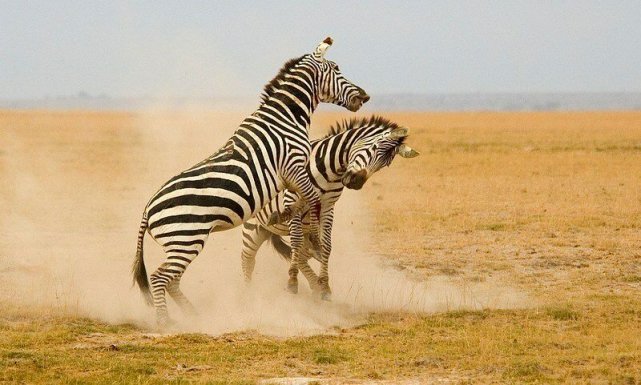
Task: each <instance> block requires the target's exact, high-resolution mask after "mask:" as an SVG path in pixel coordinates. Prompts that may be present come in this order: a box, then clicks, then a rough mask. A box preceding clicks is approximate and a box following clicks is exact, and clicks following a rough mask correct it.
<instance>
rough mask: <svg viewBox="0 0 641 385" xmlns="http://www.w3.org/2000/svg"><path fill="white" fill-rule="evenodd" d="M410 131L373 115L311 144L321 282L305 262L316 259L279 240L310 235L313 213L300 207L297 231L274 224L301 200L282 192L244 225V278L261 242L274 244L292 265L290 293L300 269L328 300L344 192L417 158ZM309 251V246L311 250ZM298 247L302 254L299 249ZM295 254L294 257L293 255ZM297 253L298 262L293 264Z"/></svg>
mask: <svg viewBox="0 0 641 385" xmlns="http://www.w3.org/2000/svg"><path fill="white" fill-rule="evenodd" d="M407 135H408V129H407V128H404V127H399V126H398V125H397V124H396V123H393V122H390V121H389V120H386V119H383V118H381V117H377V116H372V117H370V118H364V119H361V120H357V119H352V120H350V121H349V122H343V123H342V124H337V125H336V126H335V127H332V128H331V130H330V133H329V134H328V135H327V136H325V137H324V138H322V139H319V140H315V141H312V153H311V155H310V162H309V164H308V166H307V168H308V170H309V173H310V176H311V180H312V183H313V184H314V185H315V186H316V187H317V188H318V190H319V191H320V203H321V209H320V221H321V231H323V234H322V236H321V242H322V244H321V246H322V248H321V255H320V257H317V259H318V260H319V262H320V263H321V271H320V277H319V276H317V275H316V274H315V273H314V271H313V270H312V269H311V267H310V266H309V264H308V263H307V260H308V259H309V258H310V257H311V256H312V255H311V253H309V250H308V249H307V248H306V247H300V246H295V245H294V241H293V240H292V249H293V250H292V249H290V247H289V246H288V245H286V244H285V243H284V242H283V241H282V239H281V237H282V236H285V235H290V233H293V232H294V231H303V230H302V229H306V230H308V231H307V232H309V214H310V211H311V212H312V213H313V212H314V211H315V210H309V207H305V208H301V209H302V210H303V211H302V212H300V213H298V214H300V217H297V216H296V215H295V216H294V217H293V218H292V221H294V220H298V221H301V218H302V221H301V222H300V223H299V224H298V226H301V230H298V228H297V227H298V226H292V225H291V222H290V223H289V224H286V223H279V224H270V220H271V219H272V214H273V213H281V212H284V211H285V209H286V207H291V206H290V205H291V204H292V203H294V201H295V200H296V199H297V195H296V194H295V193H292V192H290V191H289V190H287V191H282V192H280V193H279V194H278V196H277V197H276V198H274V199H273V200H272V201H271V202H270V203H269V204H268V205H266V206H265V207H264V208H263V209H262V210H261V211H260V212H259V213H258V214H257V215H256V217H254V218H252V219H250V220H249V221H247V222H245V223H244V224H243V249H242V253H241V259H242V267H243V273H244V274H245V279H246V280H247V281H249V280H250V279H251V276H252V272H253V271H254V265H255V263H256V253H257V252H258V249H259V248H260V246H261V245H262V243H263V242H264V241H266V240H268V239H271V241H272V243H273V245H274V246H275V248H276V250H277V251H278V252H279V253H280V254H281V255H282V256H283V257H285V258H286V259H287V260H290V262H291V263H292V266H291V267H290V270H289V282H288V289H289V290H290V291H291V292H293V293H296V292H297V291H298V280H297V275H298V271H299V270H300V271H301V272H302V273H303V275H304V276H305V277H306V278H307V280H308V281H309V284H310V286H311V288H312V289H313V290H314V291H318V292H320V294H321V296H322V298H323V299H329V296H330V294H331V290H330V288H329V273H328V261H329V254H330V252H331V248H332V243H331V231H332V224H333V218H334V205H335V204H336V202H337V201H338V199H339V198H340V196H341V193H342V192H343V187H347V188H350V189H355V190H358V189H360V188H361V187H363V185H364V184H365V182H366V180H367V179H368V178H369V177H371V176H372V175H373V174H374V173H375V172H377V171H378V170H380V169H381V168H383V167H385V166H389V165H390V164H391V163H392V160H393V159H394V157H395V156H396V154H399V155H400V156H402V157H404V158H413V157H415V156H417V155H419V154H418V152H416V151H415V150H413V149H412V148H410V147H409V146H408V145H406V144H405V143H404V142H405V139H406V137H407ZM306 246H309V242H307V245H306ZM296 247H299V248H300V249H299V250H297V249H296ZM290 252H291V254H290ZM296 253H298V254H299V255H298V261H294V258H295V257H296V255H295V254H296Z"/></svg>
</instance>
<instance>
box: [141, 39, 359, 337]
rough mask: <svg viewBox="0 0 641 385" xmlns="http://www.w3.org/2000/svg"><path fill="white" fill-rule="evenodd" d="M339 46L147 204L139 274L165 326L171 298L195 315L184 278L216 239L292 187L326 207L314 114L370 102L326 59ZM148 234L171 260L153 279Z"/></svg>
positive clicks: (277, 81) (283, 83) (269, 90)
mask: <svg viewBox="0 0 641 385" xmlns="http://www.w3.org/2000/svg"><path fill="white" fill-rule="evenodd" d="M332 43H333V41H332V39H331V38H327V39H325V40H323V42H321V43H320V44H319V45H318V46H317V47H316V49H315V50H314V52H313V53H311V54H305V55H303V56H300V57H298V58H295V59H292V60H289V61H288V62H286V63H285V65H284V66H283V67H282V68H281V69H280V71H279V73H278V74H277V75H276V77H274V78H273V79H272V80H271V81H270V82H269V83H267V85H266V86H265V88H264V91H263V94H262V100H261V104H260V106H259V107H258V109H257V110H256V111H255V112H254V113H252V114H251V115H250V116H248V117H247V118H245V120H243V122H242V123H241V124H240V126H239V128H238V129H237V130H236V132H235V133H234V135H233V136H232V137H231V138H230V139H229V140H228V141H227V143H226V144H225V145H224V146H223V147H222V148H220V149H219V150H218V151H217V152H216V153H214V154H213V155H211V156H210V157H208V158H206V159H205V160H203V161H202V162H200V163H198V164H196V165H194V166H192V167H190V168H188V169H187V170H185V171H183V172H182V173H180V174H178V175H176V176H174V177H173V178H171V179H169V181H167V182H166V183H165V184H164V185H163V186H162V187H161V188H160V189H159V190H158V192H156V193H155V194H154V195H153V196H152V198H151V199H150V200H149V202H148V203H147V206H146V207H145V210H144V212H143V217H142V221H141V224H140V231H139V234H138V244H137V252H136V257H135V260H134V264H133V268H132V270H133V276H134V281H135V283H137V284H138V286H139V288H140V290H141V292H142V293H143V295H144V298H145V300H146V302H147V303H148V304H149V305H152V304H153V306H154V307H155V309H156V321H157V324H158V326H160V327H164V326H166V325H167V324H168V322H169V313H168V311H167V304H166V298H165V293H166V292H167V293H169V295H170V296H171V297H172V298H173V299H174V300H175V302H176V303H177V304H178V305H179V307H180V308H181V310H183V311H184V312H185V313H187V314H195V308H194V306H193V305H192V304H191V303H190V302H189V300H188V299H187V298H186V297H185V295H184V294H183V293H182V291H181V290H180V286H179V285H180V279H181V277H182V275H183V273H184V272H185V270H186V268H187V266H188V265H189V264H190V263H191V262H192V261H193V260H194V259H195V258H196V257H197V256H198V254H200V252H201V251H202V249H203V247H204V245H205V242H206V241H207V239H208V236H209V234H210V233H212V232H218V231H224V230H228V229H231V228H233V227H236V226H239V225H240V224H241V223H243V222H245V221H247V220H248V219H249V218H251V217H252V216H254V215H255V214H256V213H257V212H258V211H260V210H261V208H262V207H263V206H264V205H265V204H267V203H269V202H270V201H271V200H272V199H273V198H274V197H275V196H276V194H277V193H278V192H279V191H281V190H283V189H285V188H287V189H289V190H293V191H297V192H298V193H299V194H300V196H302V197H303V199H305V200H306V201H307V202H309V204H310V205H311V206H312V207H315V206H317V205H318V204H319V203H318V202H319V201H318V193H317V192H316V191H315V188H314V186H313V185H312V183H311V182H310V180H309V176H308V174H307V171H306V169H305V164H306V163H307V161H308V159H309V154H310V151H311V144H310V141H309V134H308V129H309V126H310V123H311V115H312V113H313V112H314V110H315V109H316V107H317V106H318V104H319V103H321V102H324V103H334V104H337V105H339V106H343V107H345V108H347V109H348V110H350V111H357V110H358V109H359V108H360V107H361V106H362V105H363V104H364V103H366V102H367V101H368V100H369V96H368V95H367V93H366V92H365V91H364V90H363V89H362V88H360V87H358V86H356V85H354V84H352V83H351V82H349V81H348V80H347V79H346V78H345V77H344V76H343V75H342V74H341V72H340V70H339V68H338V66H337V65H336V63H334V62H332V61H330V60H327V59H325V52H326V51H327V49H328V48H329V47H330V46H331V45H332ZM311 221H312V226H311V227H312V228H313V230H311V231H312V232H316V236H317V235H318V233H317V231H318V218H317V217H315V216H314V215H312V219H311ZM146 232H148V233H149V234H150V235H151V237H152V238H153V239H154V240H155V241H156V242H157V243H158V244H160V246H162V248H163V250H164V252H165V254H166V259H165V261H164V262H163V263H162V264H161V265H160V267H158V268H157V270H156V271H155V272H153V273H152V274H151V276H150V277H149V279H148V278H147V271H146V268H145V263H144V259H143V240H144V236H145V233H146Z"/></svg>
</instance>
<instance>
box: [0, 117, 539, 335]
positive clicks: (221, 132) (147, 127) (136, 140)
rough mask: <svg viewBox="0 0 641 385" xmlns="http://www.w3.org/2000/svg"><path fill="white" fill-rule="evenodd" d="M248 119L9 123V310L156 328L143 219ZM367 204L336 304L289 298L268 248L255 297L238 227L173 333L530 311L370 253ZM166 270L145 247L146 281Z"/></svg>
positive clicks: (351, 233) (216, 247) (283, 267)
mask: <svg viewBox="0 0 641 385" xmlns="http://www.w3.org/2000/svg"><path fill="white" fill-rule="evenodd" d="M103 115H104V116H103ZM242 117H243V115H242V114H240V113H236V112H229V113H222V112H216V113H209V112H206V111H200V110H199V111H194V110H190V111H183V112H181V113H177V112H171V113H169V112H163V111H151V112H147V113H139V114H135V115H131V114H130V115H122V114H102V115H90V114H89V115H83V116H81V117H77V116H73V115H72V116H71V117H66V116H65V115H64V114H53V115H52V116H49V115H48V114H43V115H42V116H36V117H27V118H28V119H27V122H26V123H24V122H23V121H21V123H20V125H24V127H22V126H20V125H18V124H16V125H11V124H4V126H3V128H2V131H1V132H0V139H2V141H1V143H2V152H1V153H0V171H1V172H2V179H3V185H2V187H0V194H1V195H0V196H1V198H2V200H1V201H0V209H1V210H2V213H3V215H2V218H1V219H0V224H2V228H3V236H2V238H1V239H0V282H1V285H2V288H3V290H2V293H1V294H0V303H5V304H9V305H13V306H27V307H29V308H32V309H39V310H41V311H45V312H53V313H62V314H69V315H77V316H86V317H90V318H94V319H98V320H101V321H104V322H109V323H123V322H130V323H134V324H136V325H140V326H142V327H145V328H149V329H153V328H154V312H153V309H152V308H150V307H147V306H145V305H144V302H143V300H142V297H141V296H140V294H139V292H138V288H137V287H132V278H131V273H130V268H131V264H132V261H133V257H134V253H135V246H136V236H137V231H138V226H139V221H140V216H141V214H142V210H143V208H144V206H145V203H146V202H147V199H148V198H149V197H150V196H151V195H152V194H153V193H154V191H155V189H156V188H158V187H159V186H160V185H161V184H162V183H163V182H164V181H165V180H166V179H167V178H169V177H171V176H172V175H174V174H175V173H177V172H178V171H180V170H182V169H184V168H186V167H188V166H190V165H192V164H194V163H196V162H198V161H200V160H201V159H202V158H204V157H206V156H207V155H209V154H210V153H213V152H214V151H215V150H216V149H217V148H218V147H219V146H220V145H221V144H223V143H224V142H225V141H226V139H227V138H228V137H229V135H230V134H231V133H232V132H233V131H234V129H235V127H236V126H237V124H238V122H239V121H240V120H241V119H242ZM388 172H391V170H390V171H388ZM417 193H420V192H417ZM363 194H364V193H362V192H353V191H350V192H347V193H346V194H345V196H344V197H343V198H342V200H341V201H340V202H339V203H338V206H337V210H336V223H335V227H334V229H335V230H334V248H333V253H332V258H331V262H330V284H331V287H332V290H333V300H332V302H324V301H320V300H318V299H316V298H314V297H313V296H312V294H311V291H310V290H309V288H308V286H307V284H306V282H305V279H304V277H302V275H301V276H300V277H299V282H300V291H299V294H298V295H291V294H289V293H287V292H286V291H285V290H284V288H285V285H286V282H287V268H288V266H287V264H286V263H285V262H284V261H283V260H281V259H280V258H279V257H277V256H276V254H275V253H274V252H273V251H272V250H271V247H270V246H269V245H268V244H265V245H264V246H263V248H262V249H261V251H260V253H259V255H258V257H257V264H256V270H255V272H254V280H253V281H252V282H251V284H249V285H247V284H246V283H245V282H244V280H243V277H242V272H241V264H240V246H241V233H240V228H236V229H234V230H231V231H227V232H223V233H216V234H212V236H211V237H210V238H209V241H208V242H207V244H206V245H205V249H204V251H203V253H202V254H201V255H200V256H199V257H198V258H197V259H196V260H195V261H194V262H193V263H192V264H191V266H190V267H189V269H188V270H187V272H186V273H185V276H184V278H183V279H182V287H183V291H184V292H185V294H186V295H187V296H188V297H189V298H190V299H191V300H192V302H193V303H194V305H195V306H196V308H197V309H198V310H199V316H197V317H196V318H189V319H188V318H185V317H184V316H183V315H182V314H181V312H180V310H179V309H178V308H177V307H176V306H174V304H173V303H172V302H171V300H168V302H169V304H170V314H171V316H172V317H173V318H174V319H175V320H176V326H175V329H174V331H179V332H204V333H209V334H220V333H224V332H232V331H239V330H257V331H259V332H261V333H265V334H270V335H277V336H291V335H301V334H315V333H323V332H327V331H328V330H330V329H331V328H332V327H335V326H338V327H349V326H353V325H357V324H359V323H362V322H363V321H364V320H365V317H366V316H367V314H368V313H370V312H382V311H385V312H396V311H403V312H411V313H429V312H436V311H444V310H452V309H482V308H509V307H516V306H522V304H523V303H524V302H525V301H526V296H525V295H524V294H523V293H520V292H518V291H517V290H514V289H513V288H510V287H506V286H504V285H501V284H499V283H498V282H492V281H486V282H482V283H478V282H474V283H472V282H462V281H459V280H456V279H452V278H448V277H433V278H430V279H429V280H417V279H415V278H412V277H410V276H409V275H408V274H407V273H406V272H404V271H399V270H397V269H396V268H394V267H393V266H392V264H391V262H393V261H390V260H389V259H384V258H381V257H379V256H377V255H376V254H375V253H372V252H371V250H370V248H369V247H368V242H369V240H370V238H369V237H370V236H371V235H370V234H369V231H368V229H369V228H371V221H370V218H371V215H372V214H373V213H368V212H366V211H364V210H365V209H364V207H365V205H361V204H360V201H361V199H364V198H365V196H364V195H363ZM162 259H163V255H162V251H161V249H160V247H159V246H158V245H156V244H155V243H154V242H153V240H152V239H151V238H150V237H149V236H147V237H146V239H145V262H146V265H147V270H148V272H152V271H153V270H154V269H155V268H156V267H157V266H158V265H159V264H160V263H161V261H162ZM314 267H315V266H314Z"/></svg>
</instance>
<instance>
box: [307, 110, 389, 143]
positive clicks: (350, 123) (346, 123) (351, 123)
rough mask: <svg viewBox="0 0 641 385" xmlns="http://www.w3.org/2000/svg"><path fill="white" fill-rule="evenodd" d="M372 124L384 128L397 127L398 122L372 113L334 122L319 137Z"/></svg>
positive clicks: (326, 136) (327, 136) (325, 137)
mask: <svg viewBox="0 0 641 385" xmlns="http://www.w3.org/2000/svg"><path fill="white" fill-rule="evenodd" d="M372 126H384V127H386V128H388V127H389V128H390V129H392V130H393V129H395V128H397V127H398V124H396V123H394V122H391V121H390V120H389V119H385V118H384V117H382V116H379V115H372V116H370V117H369V118H360V119H359V118H351V119H350V120H347V119H345V120H343V121H342V122H336V123H335V124H334V125H332V126H330V128H329V132H328V133H327V134H325V136H323V137H321V138H320V139H319V140H321V139H327V138H329V137H331V136H334V135H338V134H340V133H343V132H345V131H347V130H353V129H358V128H362V127H372Z"/></svg>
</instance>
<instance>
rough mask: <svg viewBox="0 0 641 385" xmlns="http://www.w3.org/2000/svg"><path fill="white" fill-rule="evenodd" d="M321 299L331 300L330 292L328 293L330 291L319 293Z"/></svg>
mask: <svg viewBox="0 0 641 385" xmlns="http://www.w3.org/2000/svg"><path fill="white" fill-rule="evenodd" d="M321 299H322V300H323V301H327V302H331V301H332V293H330V292H323V293H321Z"/></svg>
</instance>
